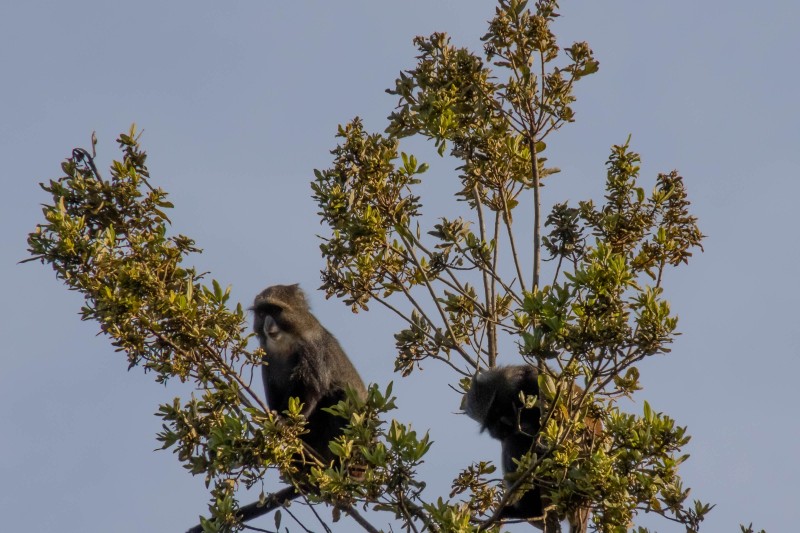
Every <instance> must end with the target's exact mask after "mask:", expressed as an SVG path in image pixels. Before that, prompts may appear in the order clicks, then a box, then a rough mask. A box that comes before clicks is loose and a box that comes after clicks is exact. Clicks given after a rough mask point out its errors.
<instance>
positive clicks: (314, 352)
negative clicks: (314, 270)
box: [252, 284, 367, 461]
mask: <svg viewBox="0 0 800 533" xmlns="http://www.w3.org/2000/svg"><path fill="white" fill-rule="evenodd" d="M252 310H253V313H254V315H255V318H254V321H253V330H254V331H255V334H256V336H257V337H258V341H259V343H260V344H261V348H262V349H263V350H264V353H265V356H264V366H262V367H261V368H262V376H263V378H264V388H265V390H266V395H267V405H269V408H270V409H272V410H273V411H277V412H279V413H282V412H283V411H285V410H287V409H288V408H289V398H298V399H299V400H300V401H301V402H302V403H303V410H302V414H303V416H305V418H306V420H307V421H308V425H307V429H308V433H306V434H305V435H303V436H302V437H301V438H302V439H303V441H304V442H305V443H306V444H308V445H309V446H310V447H311V448H313V449H314V450H315V451H316V452H317V453H318V454H319V455H320V456H321V457H322V458H323V459H324V460H326V461H329V460H332V459H333V458H334V456H333V454H332V453H331V451H330V449H329V448H328V443H329V442H330V441H331V440H333V439H335V438H336V437H338V436H339V435H341V433H342V429H343V428H344V426H346V425H347V421H346V420H345V419H343V418H341V417H338V416H335V415H332V414H331V413H328V412H326V411H324V408H326V407H332V406H334V405H336V404H337V403H339V402H340V401H342V400H344V399H345V398H346V393H345V391H346V390H347V389H348V388H350V389H353V390H354V391H355V392H356V393H357V394H358V396H359V397H360V398H361V399H365V398H366V394H367V389H366V387H364V382H363V381H361V377H360V376H359V375H358V372H357V371H356V369H355V367H354V366H353V363H352V362H350V359H349V358H348V357H347V354H345V353H344V350H342V347H341V346H340V345H339V342H338V341H337V340H336V338H335V337H334V336H333V335H331V333H330V332H329V331H328V330H327V329H325V328H324V327H322V324H320V323H319V321H318V320H317V318H316V317H315V316H314V315H313V314H311V311H310V309H309V306H308V303H307V302H306V297H305V294H303V291H302V290H301V289H300V286H299V285H298V284H295V285H274V286H272V287H268V288H266V289H264V290H263V291H262V292H261V293H260V294H259V295H258V296H256V299H255V302H254V303H253V307H252Z"/></svg>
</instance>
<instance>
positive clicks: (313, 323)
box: [187, 284, 367, 533]
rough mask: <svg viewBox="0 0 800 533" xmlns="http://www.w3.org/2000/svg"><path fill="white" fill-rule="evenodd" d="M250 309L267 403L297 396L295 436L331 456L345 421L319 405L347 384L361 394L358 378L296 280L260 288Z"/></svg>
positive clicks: (249, 510)
mask: <svg viewBox="0 0 800 533" xmlns="http://www.w3.org/2000/svg"><path fill="white" fill-rule="evenodd" d="M250 310H251V311H253V314H254V320H253V330H254V332H255V334H256V337H257V338H258V341H259V344H260V345H261V348H262V349H263V350H264V354H265V355H264V360H263V361H264V365H263V366H262V376H263V379H264V388H265V391H266V396H267V405H268V406H269V408H270V409H271V410H273V411H276V412H278V413H282V412H284V411H286V410H287V409H288V408H289V398H297V399H299V400H300V402H302V404H303V408H302V411H301V414H302V415H303V416H304V417H305V419H306V421H307V422H306V429H307V430H308V432H307V433H305V434H303V435H302V436H301V437H300V438H301V439H302V440H303V442H305V443H306V444H307V445H308V446H309V447H311V448H312V449H313V450H314V451H315V452H316V453H317V455H318V456H319V457H320V458H321V459H322V460H323V461H326V462H330V461H332V460H333V459H334V458H335V456H334V454H333V452H331V450H330V448H329V447H328V443H329V442H330V441H332V440H334V439H335V438H336V437H338V436H339V435H341V434H342V430H343V429H344V427H345V426H346V425H347V420H345V419H344V418H341V417H339V416H336V415H333V414H331V413H328V412H326V411H325V410H324V409H325V408H326V407H332V406H334V405H336V404H338V403H339V402H340V401H342V400H344V399H346V390H347V389H348V388H349V389H352V390H353V391H355V392H356V394H357V395H358V397H359V398H361V399H362V400H363V399H365V398H366V395H367V389H366V387H365V386H364V382H363V381H362V380H361V377H360V376H359V375H358V372H357V371H356V369H355V367H354V366H353V363H352V362H351V361H350V359H349V358H348V357H347V354H345V353H344V350H343V349H342V347H341V346H340V345H339V342H338V341H337V340H336V338H335V337H334V336H333V335H332V334H331V333H330V332H329V331H328V330H327V329H325V328H324V327H323V326H322V324H320V323H319V320H317V318H316V317H315V316H314V315H313V314H312V313H311V310H310V309H309V305H308V302H307V301H306V297H305V294H304V293H303V291H302V290H301V289H300V286H299V285H298V284H294V285H273V286H272V287H268V288H266V289H264V290H263V291H262V292H261V293H259V294H258V296H256V298H255V302H254V303H253V307H251V308H250ZM297 496H299V493H298V491H297V490H296V489H295V488H294V487H287V488H285V489H282V490H280V491H278V492H276V493H274V494H273V495H272V496H271V497H269V498H267V501H266V502H264V503H259V502H254V503H251V504H248V505H245V506H242V507H240V508H239V510H238V512H237V514H238V515H239V517H240V519H241V520H242V521H243V522H247V521H249V520H252V519H254V518H257V517H259V516H262V515H264V514H267V513H269V512H271V511H272V510H274V509H276V508H277V507H280V506H281V505H283V504H285V503H286V502H288V501H290V500H292V499H294V498H296V497H297ZM201 531H202V527H201V526H195V527H194V528H192V529H190V530H189V531H188V532H187V533H195V532H198V533H199V532H201Z"/></svg>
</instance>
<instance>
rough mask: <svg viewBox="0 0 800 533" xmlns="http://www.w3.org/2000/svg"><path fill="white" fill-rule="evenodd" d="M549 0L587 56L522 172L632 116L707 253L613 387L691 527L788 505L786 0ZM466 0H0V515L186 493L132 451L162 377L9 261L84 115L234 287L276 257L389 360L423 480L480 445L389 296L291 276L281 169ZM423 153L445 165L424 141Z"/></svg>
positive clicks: (436, 486)
mask: <svg viewBox="0 0 800 533" xmlns="http://www.w3.org/2000/svg"><path fill="white" fill-rule="evenodd" d="M563 3H564V4H565V5H564V10H563V14H564V17H563V18H562V19H561V20H560V21H559V24H558V26H557V31H558V32H559V36H560V37H561V39H562V42H564V43H569V42H571V41H573V40H587V41H589V43H590V45H591V46H592V48H593V49H594V51H595V53H596V56H597V58H598V59H599V60H600V64H601V69H600V72H599V73H598V74H596V75H595V76H592V77H591V78H588V79H587V80H585V81H584V82H583V83H582V84H581V86H580V87H579V88H578V93H577V94H578V98H579V101H578V104H577V106H576V110H577V120H578V121H577V122H576V123H575V124H573V125H570V126H568V127H567V128H566V129H565V130H563V131H562V132H561V133H560V134H558V135H557V136H554V137H552V138H551V140H550V142H549V154H548V155H549V157H550V162H551V163H552V164H554V165H555V166H558V167H560V168H561V169H562V174H560V175H559V176H558V179H559V180H561V181H560V182H559V184H558V185H557V186H553V187H548V188H546V189H545V192H546V194H550V195H554V196H555V195H557V197H553V198H551V201H556V200H563V199H570V200H571V201H572V202H575V201H577V200H579V199H583V198H587V197H595V198H597V197H598V196H599V195H600V194H601V191H602V185H603V178H604V166H603V164H604V161H605V160H606V158H607V155H608V149H609V146H610V145H611V144H614V143H621V142H624V140H625V138H626V137H627V135H628V134H629V133H632V134H633V141H632V145H633V147H634V149H636V150H637V151H639V152H640V153H641V154H642V157H643V161H644V165H643V178H644V180H645V181H644V183H646V184H647V183H651V181H648V180H652V178H653V177H654V175H655V174H656V173H657V172H661V171H669V170H671V169H673V168H677V169H678V170H679V171H680V172H681V173H682V175H683V176H684V177H685V178H686V181H687V185H688V188H689V193H690V198H691V199H692V200H693V202H694V212H695V213H696V214H697V215H698V216H699V218H700V224H701V228H702V229H703V231H704V232H705V233H706V234H707V235H708V238H707V240H706V241H705V247H706V252H705V253H704V254H702V255H698V256H697V257H696V258H695V260H694V261H693V262H692V263H691V264H690V265H689V266H688V268H687V267H684V268H681V269H679V270H678V271H674V272H672V273H670V275H669V276H668V277H667V279H666V285H667V288H668V296H669V298H670V300H671V302H672V305H673V309H674V310H676V311H677V313H678V314H679V315H680V330H681V331H682V332H683V336H681V337H680V338H679V339H678V342H677V343H676V344H675V345H674V352H673V354H672V355H670V356H669V357H660V358H658V359H655V360H653V361H651V362H649V363H648V364H646V365H643V366H642V368H641V370H642V374H643V382H644V385H645V386H646V389H645V390H644V391H643V392H642V393H641V395H640V396H639V398H638V403H639V405H638V406H637V407H636V408H637V409H639V408H640V407H641V401H642V400H644V399H647V400H648V401H649V402H650V403H651V404H652V405H653V407H654V408H655V409H657V410H661V411H665V412H667V413H669V414H670V415H671V416H673V417H674V418H676V419H677V421H678V423H679V424H682V425H688V426H689V432H690V434H692V435H693V437H694V438H693V440H692V442H691V443H690V446H689V452H690V453H691V454H692V458H691V459H690V460H689V462H688V463H687V464H686V465H685V467H684V468H683V470H682V472H683V476H684V480H685V482H686V484H687V485H688V486H691V487H693V489H694V491H693V496H694V497H697V498H700V499H702V500H704V501H711V502H715V503H717V508H716V509H715V510H714V511H713V512H712V513H711V515H710V517H709V520H708V522H707V525H706V526H705V527H704V530H705V531H707V532H717V531H720V532H722V531H738V527H737V524H738V523H740V522H745V523H747V522H750V521H753V522H754V523H755V525H756V526H758V527H764V528H767V529H768V531H770V532H771V533H776V532H785V531H794V530H795V528H796V522H797V520H796V519H794V515H795V509H794V507H795V506H796V505H795V503H796V500H797V496H799V495H800V491H798V489H797V480H798V478H800V460H799V459H798V456H797V454H798V442H800V416H798V414H797V412H796V409H795V405H796V404H797V400H796V396H797V395H796V393H795V390H796V388H797V379H798V376H800V362H799V361H800V360H799V359H798V356H799V355H800V353H799V352H800V348H798V346H799V344H798V341H797V331H798V318H799V316H798V315H800V312H798V304H797V302H798V300H800V284H799V283H798V275H797V269H798V263H800V252H798V244H797V241H798V238H797V231H796V230H797V218H796V215H794V210H795V207H796V203H797V199H798V198H800V180H799V179H798V170H797V169H798V168H800V150H798V145H800V126H798V124H800V105H798V101H797V96H796V95H797V92H798V89H797V85H798V81H799V79H798V70H797V64H796V63H797V52H798V50H800V37H798V35H799V34H798V32H797V22H798V20H800V7H798V6H799V5H800V4H797V3H796V2H793V1H789V0H784V1H772V2H763V3H754V2H746V1H743V0H733V1H720V0H717V1H710V2H690V1H685V0H681V1H673V2H630V1H629V2H622V1H606V2H596V1H595V2H590V1H576V2H567V1H565V2H563ZM492 11H493V3H492V2H489V1H487V0H483V1H467V0H460V1H455V0H448V1H444V0H426V1H404V2H398V1H395V2H366V1H360V2H356V1H337V2H322V1H317V2H269V1H260V2H255V1H237V2H209V1H200V2H192V3H189V2H153V1H142V2H135V3H133V2H128V3H122V2H103V1H94V2H90V1H84V0H75V1H72V2H55V1H46V2H45V1H42V2H4V3H3V4H2V5H0V65H2V72H3V76H2V83H0V102H2V105H0V160H1V161H2V162H3V171H2V178H0V179H2V185H3V190H4V194H2V197H0V217H2V219H0V249H1V250H2V254H1V255H0V259H1V260H0V271H1V272H2V277H3V279H5V280H6V282H5V287H4V291H3V292H4V297H3V301H4V305H3V306H2V309H0V336H2V346H3V348H2V351H0V424H2V430H1V431H0V479H1V480H2V483H0V516H2V517H3V518H2V529H3V530H4V531H14V532H48V531H56V530H57V531H62V532H87V533H91V532H107V531H114V532H138V531H165V532H176V531H183V530H185V528H186V527H188V526H190V525H192V524H193V523H194V522H195V520H196V517H197V515H198V514H200V513H202V512H204V511H205V508H206V492H205V489H204V487H203V480H202V479H201V478H193V477H192V476H190V475H189V474H187V473H185V472H184V471H183V470H182V468H181V467H180V465H179V463H178V462H177V460H176V459H175V457H174V456H173V455H172V454H171V453H168V452H154V451H153V449H154V448H156V447H157V446H158V444H157V442H156V440H155V433H156V432H157V431H158V430H159V429H160V422H159V419H157V418H156V417H154V416H153V415H152V413H153V412H155V411H156V409H157V405H158V404H159V403H161V402H165V401H169V400H170V399H171V398H172V397H173V396H176V395H178V394H185V393H186V389H185V388H181V387H178V386H175V385H173V384H170V385H169V386H167V387H166V388H165V387H162V386H159V385H156V384H155V383H154V382H153V381H152V379H151V376H149V375H144V374H142V372H141V371H139V370H138V369H135V370H133V371H132V372H126V370H125V369H126V362H125V361H124V358H123V357H122V356H121V355H120V354H117V353H115V352H114V351H113V350H112V348H111V346H110V344H109V343H108V341H107V340H106V339H105V338H103V337H97V336H95V334H96V332H97V327H96V325H95V324H93V323H82V322H80V320H79V319H78V315H77V311H78V309H79V306H80V304H81V299H80V297H79V295H78V294H75V293H69V292H68V291H66V290H65V288H64V287H63V286H62V285H61V284H60V283H59V282H57V281H56V279H55V276H54V275H53V273H52V271H50V270H49V269H48V268H46V267H43V266H41V265H38V264H26V265H18V264H17V261H19V260H20V259H23V258H25V257H26V252H25V249H26V244H25V237H26V234H27V233H28V232H29V231H30V230H32V229H33V228H34V227H35V225H36V223H37V222H39V221H40V220H41V212H40V209H39V204H40V203H42V202H44V201H46V200H47V198H46V197H45V195H44V193H43V192H42V191H41V190H40V189H39V188H38V186H37V185H36V184H37V183H38V182H39V181H43V180H47V179H50V178H56V177H58V176H60V169H59V165H60V163H61V161H62V160H63V159H64V158H66V157H67V156H68V155H69V153H70V150H71V149H72V148H73V147H75V146H88V144H89V138H90V135H91V132H92V131H93V130H96V131H97V135H98V138H99V140H100V144H99V146H98V150H99V163H100V164H101V168H102V167H103V166H106V165H107V164H108V162H109V161H110V160H111V158H112V157H115V156H116V155H117V152H116V146H115V143H114V142H113V140H114V139H115V137H116V135H117V134H118V133H119V132H121V131H124V130H126V129H127V128H128V126H129V125H130V123H132V122H136V123H137V124H138V125H139V127H140V128H142V129H144V130H145V134H144V137H143V142H144V145H145V147H146V149H147V150H148V152H149V154H150V158H149V160H148V161H149V167H150V170H151V173H152V176H153V181H154V182H155V183H156V184H157V185H160V186H162V187H163V188H165V189H166V190H167V191H169V192H170V194H171V200H172V201H173V202H174V203H175V205H176V209H175V210H174V211H173V214H172V218H173V222H174V226H175V229H176V231H179V232H181V233H184V234H187V235H190V236H192V237H194V238H195V239H196V240H197V242H198V244H199V246H201V247H202V248H204V249H205V253H204V254H202V255H201V256H199V257H197V258H196V261H195V264H196V266H197V267H198V269H199V270H208V271H211V272H212V274H213V276H214V277H215V278H216V279H218V280H220V282H221V283H223V284H231V285H232V286H233V298H234V300H237V301H241V302H243V303H245V304H247V303H249V302H250V301H251V300H252V297H253V295H254V294H255V293H256V292H258V291H259V290H260V289H262V288H263V287H265V286H267V285H270V284H273V283H281V282H295V281H297V282H300V283H301V284H302V285H303V286H304V287H305V288H306V290H307V291H308V292H309V293H310V296H311V300H312V302H313V306H314V310H315V312H316V313H317V315H318V316H319V317H320V319H321V320H322V322H323V323H325V324H326V325H327V326H328V328H329V329H331V330H332V331H333V332H334V333H335V334H336V335H337V336H338V337H339V339H340V340H341V341H342V344H343V345H344V346H345V348H346V350H347V351H348V352H349V353H350V354H351V357H352V359H353V360H354V362H355V364H356V366H357V367H358V368H359V369H360V371H361V373H362V375H363V376H364V378H365V380H367V381H371V382H379V383H382V384H385V383H386V382H387V381H389V380H390V379H394V380H395V381H396V388H395V391H396V393H397V395H398V396H399V405H400V409H399V411H397V412H396V417H397V418H398V419H400V420H404V421H413V423H414V426H415V428H416V429H418V430H421V431H424V430H426V429H428V428H431V434H432V437H433V439H434V440H435V441H436V444H435V446H434V449H433V451H432V453H431V454H430V456H429V460H428V462H427V464H426V465H425V468H424V473H425V475H426V477H427V478H428V480H429V485H428V491H427V495H428V497H429V498H434V497H436V496H438V495H446V493H447V491H448V487H449V483H450V480H452V478H453V477H454V476H455V475H456V474H457V472H458V471H459V469H460V468H462V467H464V466H465V465H466V464H468V463H469V462H470V461H471V460H476V459H496V458H497V456H498V455H499V450H498V447H497V446H496V444H495V443H494V442H492V441H491V439H490V438H489V437H488V436H487V435H479V434H478V431H477V427H476V426H475V424H474V423H472V422H471V421H469V420H467V419H466V418H465V417H456V416H453V415H452V413H453V412H455V411H456V410H457V408H458V401H459V398H458V396H457V395H456V394H455V393H454V392H452V391H451V390H450V389H449V388H448V387H447V386H446V382H445V381H442V380H443V378H446V377H448V375H447V374H446V373H444V372H442V371H441V370H442V369H439V368H436V365H433V364H430V365H426V368H425V371H424V372H422V373H419V374H415V375H413V376H412V377H411V378H408V379H406V380H402V379H401V378H400V377H399V376H396V375H393V374H392V372H391V369H392V367H393V353H394V349H393V339H392V333H393V332H394V331H396V330H398V329H399V325H398V324H397V322H396V321H394V320H393V319H392V318H391V317H390V316H388V315H387V314H384V313H382V312H379V311H375V312H371V313H368V314H363V313H362V314H360V315H352V314H350V313H349V312H347V310H346V307H344V306H343V304H341V303H339V302H337V301H334V300H330V301H326V300H324V298H323V297H322V295H321V294H320V293H317V292H315V291H314V290H313V289H314V288H315V287H317V286H318V285H319V277H318V272H319V270H320V268H321V267H322V261H321V259H320V257H319V253H318V250H317V246H318V242H317V240H316V239H315V235H316V234H317V233H319V232H321V231H322V229H321V228H320V226H319V224H318V222H317V217H316V215H315V213H316V209H315V206H314V203H313V201H312V200H311V198H310V189H309V186H308V182H309V181H310V180H311V178H312V169H314V168H325V167H326V166H327V165H328V163H329V162H330V155H329V153H328V151H329V150H330V149H331V148H332V147H333V146H334V138H333V135H334V132H335V129H336V126H337V124H340V123H344V122H346V121H348V120H349V119H350V118H351V117H353V116H355V115H360V116H362V117H363V118H364V120H365V123H366V125H367V127H368V128H370V129H372V130H382V129H383V125H384V122H383V118H384V117H385V116H386V115H387V114H388V113H389V112H390V110H391V108H392V107H393V105H394V99H393V97H391V96H389V95H386V94H385V93H384V92H383V91H384V89H385V88H387V87H390V86H391V85H392V84H393V80H394V78H395V76H396V75H397V74H398V72H399V70H400V69H403V68H409V67H411V66H412V65H413V56H414V55H415V51H414V49H413V47H412V44H411V39H412V37H413V36H414V35H419V34H421V35H426V34H429V33H431V32H433V31H447V32H448V33H450V34H452V35H453V38H454V42H455V43H456V44H460V45H467V46H471V47H474V48H477V47H478V46H479V41H478V37H479V36H480V35H482V34H483V32H484V30H485V21H486V20H487V19H488V18H489V17H490V16H491V14H492ZM430 162H431V163H432V164H433V166H432V169H431V171H429V172H430V173H431V174H430V175H432V176H437V177H438V179H439V180H441V181H443V180H445V178H446V177H447V168H448V166H447V165H446V164H442V163H441V162H440V161H436V160H432V161H430ZM436 209H437V207H436V206H434V205H430V206H429V207H428V211H427V212H428V213H429V214H432V215H435V210H436ZM509 355H511V354H509ZM510 360H511V358H510V357H509V358H508V359H507V360H506V361H507V362H508V361H510ZM449 378H450V379H451V381H455V378H454V377H453V376H450V377H449ZM273 486H274V485H273ZM268 488H270V487H268ZM786 504H789V505H790V506H791V507H790V508H788V509H787V508H786V507H785V506H786ZM790 517H791V520H790ZM269 523H270V522H269V521H267V522H266V524H269ZM379 523H380V522H379ZM647 524H648V525H651V526H653V525H655V526H656V527H657V529H658V530H659V531H662V532H664V531H680V528H677V527H674V526H673V525H671V524H669V523H666V522H664V521H655V522H653V521H650V520H648V521H647ZM290 529H294V528H293V527H292V526H290ZM351 530H355V529H354V526H353V525H352V524H351V523H348V522H343V523H342V524H340V525H338V526H337V531H351Z"/></svg>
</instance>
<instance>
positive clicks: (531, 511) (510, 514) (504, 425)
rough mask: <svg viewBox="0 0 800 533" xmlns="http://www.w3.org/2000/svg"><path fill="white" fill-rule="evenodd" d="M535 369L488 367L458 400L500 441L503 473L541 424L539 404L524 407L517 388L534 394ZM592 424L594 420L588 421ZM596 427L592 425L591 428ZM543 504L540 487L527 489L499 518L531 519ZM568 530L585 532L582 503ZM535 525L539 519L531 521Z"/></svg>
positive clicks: (527, 448)
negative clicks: (527, 407) (530, 407)
mask: <svg viewBox="0 0 800 533" xmlns="http://www.w3.org/2000/svg"><path fill="white" fill-rule="evenodd" d="M537 375H538V373H537V371H536V369H535V368H534V367H532V366H529V365H515V366H504V367H496V368H490V369H488V370H484V371H482V372H479V373H478V374H477V375H476V376H475V377H474V378H473V379H472V384H471V385H470V388H469V390H468V391H467V393H466V394H465V395H464V397H463V398H462V400H461V409H462V410H464V412H465V413H466V414H467V415H468V416H469V417H470V418H472V419H473V420H475V421H477V422H478V423H479V424H480V425H481V431H487V430H488V431H489V435H491V436H492V438H495V439H497V440H499V441H500V443H501V445H502V454H501V463H502V467H503V474H508V473H509V472H514V471H516V470H517V465H516V464H515V463H514V459H518V458H519V457H521V456H523V455H525V454H526V453H528V452H529V451H530V450H531V448H532V447H533V445H534V441H535V440H536V435H537V433H538V432H539V427H540V421H539V420H540V412H539V408H538V407H534V408H532V409H525V408H524V405H523V403H522V401H521V400H520V392H522V393H524V394H525V395H526V396H537V395H538V394H539V384H538V380H537ZM591 425H592V426H595V424H591ZM594 429H595V428H594V427H593V430H594ZM543 514H544V504H543V502H542V494H541V491H540V490H539V488H537V487H534V488H533V489H531V490H529V491H528V492H526V493H525V494H523V495H522V497H521V498H520V499H519V500H518V501H517V502H515V503H513V504H510V505H507V506H506V507H505V508H504V509H503V510H502V512H501V515H500V516H501V518H511V519H514V518H516V519H533V518H537V517H542V515H543ZM567 518H568V520H569V522H570V532H571V533H585V532H586V530H587V524H588V520H589V513H588V509H586V508H584V507H581V508H579V509H577V510H576V511H574V512H573V513H571V516H568V517H567ZM533 524H534V525H535V526H537V527H540V528H541V526H542V524H541V521H534V522H533Z"/></svg>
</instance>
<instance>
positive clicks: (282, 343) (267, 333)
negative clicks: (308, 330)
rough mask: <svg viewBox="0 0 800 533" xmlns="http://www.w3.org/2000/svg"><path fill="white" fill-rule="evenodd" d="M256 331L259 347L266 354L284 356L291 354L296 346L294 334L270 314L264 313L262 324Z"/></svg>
mask: <svg viewBox="0 0 800 533" xmlns="http://www.w3.org/2000/svg"><path fill="white" fill-rule="evenodd" d="M257 333H258V338H259V340H260V341H261V347H262V348H263V349H264V351H265V352H267V356H271V357H285V356H288V355H291V354H292V353H293V352H294V351H295V348H296V346H297V339H296V338H295V336H294V335H293V334H292V333H291V332H290V331H287V330H285V329H283V328H281V326H280V324H279V323H278V321H277V320H275V317H273V316H272V315H271V314H267V315H264V317H263V326H262V327H261V329H260V331H258V332H257Z"/></svg>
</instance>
